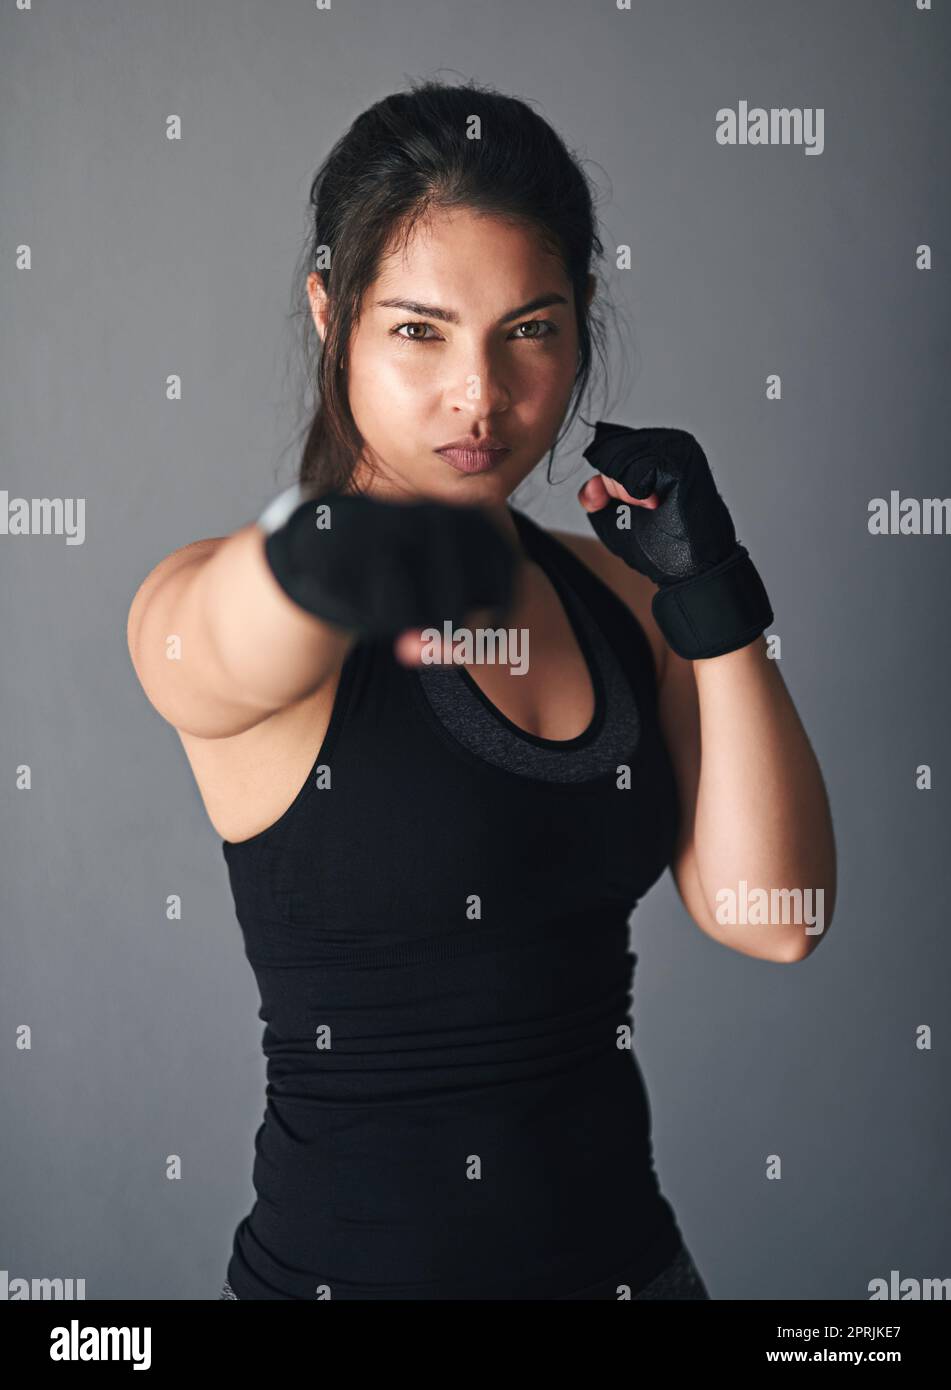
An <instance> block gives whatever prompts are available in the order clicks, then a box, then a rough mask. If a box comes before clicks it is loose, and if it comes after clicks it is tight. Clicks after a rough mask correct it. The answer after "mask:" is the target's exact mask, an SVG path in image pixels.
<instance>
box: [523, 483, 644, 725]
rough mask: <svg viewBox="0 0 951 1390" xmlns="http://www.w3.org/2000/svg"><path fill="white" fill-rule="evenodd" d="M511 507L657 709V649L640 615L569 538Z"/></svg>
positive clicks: (531, 547) (533, 545) (535, 554)
mask: <svg viewBox="0 0 951 1390" xmlns="http://www.w3.org/2000/svg"><path fill="white" fill-rule="evenodd" d="M509 510H510V512H511V513H512V518H513V520H514V522H515V525H516V527H517V529H518V533H519V536H520V537H521V540H522V543H523V544H524V546H525V549H526V551H527V552H528V554H529V555H530V556H531V558H532V559H533V560H535V561H537V563H538V564H540V565H541V567H542V569H543V570H545V572H546V573H547V574H548V575H549V577H551V578H552V580H553V582H557V581H558V580H559V579H560V580H561V581H562V582H563V583H565V584H567V586H568V587H569V588H570V589H571V590H573V591H574V593H575V595H576V596H577V597H578V599H579V600H580V601H581V602H582V603H583V604H584V606H585V608H586V610H587V612H588V613H589V615H590V616H591V617H592V618H593V619H594V621H595V622H596V623H597V624H598V626H599V627H600V628H601V631H602V632H603V633H604V636H605V637H606V638H607V641H608V643H609V644H610V646H611V647H612V648H613V650H614V652H615V654H616V655H617V658H618V660H619V661H620V663H621V665H622V667H623V669H624V672H625V674H626V675H627V677H628V679H629V680H630V682H631V684H632V686H633V688H634V691H635V695H636V697H637V700H638V704H639V705H640V707H641V709H642V711H655V710H656V706H657V695H658V689H657V675H656V671H655V668H654V653H653V649H652V647H651V644H650V641H649V639H648V637H647V634H646V632H645V631H644V628H643V627H642V625H641V623H640V621H639V620H638V618H637V617H636V616H635V614H634V613H633V612H632V611H631V609H630V608H629V607H628V606H627V604H626V603H624V601H623V600H622V599H620V598H619V597H618V595H617V594H616V593H615V592H614V590H613V589H611V588H610V586H609V585H608V584H606V583H605V582H604V580H603V579H601V578H600V576H599V575H597V574H595V572H594V571H593V570H592V569H590V568H589V567H588V565H586V564H585V563H584V561H583V560H580V559H579V558H578V556H577V555H575V553H574V551H572V550H571V549H570V548H569V547H568V546H567V545H565V543H564V541H560V540H559V539H558V537H557V536H553V535H552V534H551V533H550V532H548V531H546V530H545V529H544V528H543V527H542V526H540V525H539V524H538V522H537V521H534V520H533V519H532V518H531V517H530V516H528V515H527V513H525V512H522V511H520V510H519V509H518V508H516V507H513V506H512V505H511V504H509Z"/></svg>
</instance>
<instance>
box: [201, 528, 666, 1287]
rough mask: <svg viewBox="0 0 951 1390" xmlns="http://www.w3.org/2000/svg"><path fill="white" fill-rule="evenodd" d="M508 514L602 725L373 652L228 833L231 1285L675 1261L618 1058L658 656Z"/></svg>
mask: <svg viewBox="0 0 951 1390" xmlns="http://www.w3.org/2000/svg"><path fill="white" fill-rule="evenodd" d="M510 510H511V514H512V517H513V519H514V521H515V524H516V526H517V529H518V532H519V535H520V537H521V540H522V543H523V545H524V547H525V549H526V552H527V553H528V555H529V556H530V558H532V559H533V560H535V561H536V562H537V563H538V564H539V565H540V566H541V567H542V568H543V569H544V571H545V573H546V574H547V575H548V577H549V579H550V580H551V581H552V583H553V584H554V586H555V588H556V590H557V592H558V594H559V597H560V598H561V600H562V602H563V604H564V605H565V610H566V613H567V615H568V617H569V619H570V621H571V624H572V628H573V630H574V632H575V635H576V637H577V638H578V641H579V644H580V647H581V649H582V651H583V654H584V656H585V659H586V661H587V663H588V668H589V671H590V674H591V678H592V682H593V685H594V690H595V712H594V716H593V718H592V721H591V724H590V725H589V727H588V728H587V729H586V730H585V731H584V732H583V733H582V734H581V735H579V736H578V737H577V738H574V739H570V740H566V741H559V740H550V739H544V738H539V737H536V736H534V735H532V734H530V733H528V732H526V731H525V730H522V729H520V728H519V727H518V726H517V725H516V724H514V723H513V722H512V721H511V720H509V719H507V718H506V717H505V715H503V714H502V713H501V711H500V710H498V709H497V708H496V707H495V706H494V705H493V704H491V702H490V701H489V700H488V698H487V697H486V696H485V695H484V694H483V693H482V691H481V689H480V688H479V686H478V685H477V684H476V682H475V681H474V680H473V678H472V676H471V675H470V674H469V672H468V671H467V670H465V668H464V667H458V666H451V667H422V668H408V667H403V666H401V665H400V664H399V662H398V661H397V660H396V658H395V657H394V655H393V652H392V644H391V643H389V642H388V641H385V642H381V641H372V640H366V641H360V642H357V643H356V644H355V645H354V646H352V647H351V648H350V650H349V652H348V655H347V658H346V660H345V662H344V665H343V668H342V671H341V676H340V681H339V684H338V688H337V692H336V697H335V701H334V706H333V711H332V714H331V719H330V723H329V726H328V729H327V732H326V736H325V738H324V741H323V744H322V746H321V748H320V750H319V752H318V754H317V757H316V759H315V762H314V765H313V768H312V770H311V774H310V775H309V777H308V779H307V782H306V783H305V785H304V786H303V787H302V788H301V790H300V792H299V793H298V795H297V797H296V798H295V800H294V802H293V803H292V805H291V806H290V807H289V808H288V809H287V810H286V811H285V812H284V814H283V815H282V816H281V817H280V818H279V819H278V820H277V821H276V822H275V823H274V824H273V825H271V826H269V827H268V828H267V829H266V830H263V831H261V832H260V834H257V835H254V836H252V837H251V839H249V840H244V841H241V842H240V843H232V842H230V841H223V844H222V847H223V851H224V856H225V860H226V863H227V867H228V872H229V878H230V883H231V888H232V892H233V894H234V900H235V907H236V911H237V917H238V921H239V924H240V926H241V929H242V933H243V937H244V945H245V950H246V953H247V957H248V961H249V962H250V965H251V967H252V969H253V971H254V974H255V977H256V979H257V983H258V988H259V991H260V995H261V1009H260V1013H259V1017H260V1018H261V1019H262V1020H263V1021H264V1023H265V1025H266V1026H265V1029H264V1035H263V1048H264V1053H265V1056H266V1058H267V1091H266V1095H267V1100H266V1109H265V1112H264V1118H263V1123H262V1124H261V1125H260V1127H259V1128H258V1130H257V1134H256V1136H255V1159H254V1168H253V1182H254V1188H255V1193H256V1200H255V1202H254V1204H253V1207H252V1210H251V1211H250V1213H249V1214H248V1215H247V1216H246V1217H245V1219H244V1220H243V1221H242V1222H241V1223H240V1225H239V1226H238V1229H237V1231H236V1232H235V1236H234V1244H233V1249H232V1255H231V1260H230V1262H229V1264H228V1271H227V1277H228V1281H229V1283H230V1284H231V1286H232V1288H233V1289H234V1291H235V1294H236V1295H237V1297H238V1298H239V1299H243V1298H249V1299H252V1298H257V1299H287V1298H290V1299H312V1298H327V1297H330V1298H347V1299H350V1298H363V1299H367V1298H370V1299H372V1298H386V1299H393V1298H395V1299H414V1298H420V1299H441V1298H452V1299H460V1298H476V1299H484V1298H504V1299H518V1298H543V1299H552V1298H572V1297H575V1298H591V1297H603V1298H612V1299H613V1298H616V1297H617V1296H618V1294H617V1289H618V1286H619V1285H627V1286H629V1287H630V1289H631V1292H632V1293H636V1292H637V1291H638V1290H639V1289H640V1288H642V1287H643V1286H644V1285H645V1284H647V1283H648V1282H649V1281H650V1280H651V1279H652V1278H653V1277H654V1276H655V1275H656V1274H658V1273H659V1272H660V1270H661V1269H663V1268H664V1267H665V1265H667V1264H668V1263H669V1262H670V1260H671V1259H673V1257H674V1256H675V1255H676V1254H677V1253H678V1251H679V1250H680V1249H681V1248H682V1244H683V1242H682V1239H681V1233H680V1230H679V1228H678V1226H677V1222H676V1219H675V1216H674V1212H673V1209H672V1207H671V1205H670V1203H669V1202H668V1201H667V1199H666V1198H665V1197H664V1196H663V1195H662V1194H661V1192H660V1189H659V1185H658V1182H657V1178H656V1175H655V1172H654V1167H653V1158H652V1146H651V1136H650V1128H651V1119H650V1107H649V1102H648V1098H647V1095H646V1091H645V1088H644V1083H643V1077H642V1074H641V1071H640V1067H639V1065H638V1063H637V1060H636V1057H635V1055H634V1052H633V1051H632V1049H631V1046H630V1032H631V1031H632V1029H633V1024H632V1021H631V1016H630V1011H631V1001H632V976H633V969H634V965H635V963H636V960H637V957H636V955H635V954H634V953H633V952H632V951H631V950H630V949H629V931H630V928H629V923H628V918H629V915H630V913H631V910H632V909H633V908H634V906H635V905H636V903H637V902H638V900H639V899H640V898H641V897H642V896H643V895H644V893H646V892H647V890H648V889H649V888H650V887H651V885H652V884H653V883H655V882H656V880H657V879H658V878H659V877H660V875H661V874H662V873H663V870H664V869H665V867H666V866H667V865H668V864H669V862H670V858H671V855H672V852H673V846H674V841H675V837H676V832H677V824H678V808H677V800H676V785H675V783H674V778H673V770H672V767H671V764H670V760H669V757H668V754H667V750H666V747H665V745H664V743H663V740H662V737H661V733H660V729H659V725H658V721H657V690H656V680H655V674H654V666H653V657H652V653H651V649H650V646H649V643H648V641H647V638H646V635H645V634H644V631H643V629H642V628H641V626H640V624H639V623H638V621H637V619H636V618H635V617H634V615H633V614H632V613H631V611H630V610H629V609H628V608H627V606H626V605H625V604H624V603H622V602H621V600H620V599H619V598H617V596H616V595H615V594H614V593H613V592H612V591H611V590H610V589H609V588H608V587H607V585H605V584H604V583H603V582H602V581H601V580H600V579H598V578H597V577H596V576H595V575H594V573H593V572H592V571H591V570H589V569H588V567H587V566H586V565H584V564H583V563H582V562H581V561H580V560H579V559H578V558H577V557H576V556H575V555H574V554H573V553H572V552H571V551H570V550H569V549H568V548H567V546H565V545H564V544H563V543H562V542H561V541H558V540H557V539H556V538H555V537H554V536H551V535H549V534H548V533H547V532H546V531H544V530H543V529H542V528H541V527H540V526H538V525H537V524H536V523H535V522H533V521H532V520H531V519H530V518H529V517H528V516H526V515H525V514H524V513H521V512H519V511H518V510H516V509H515V508H514V507H511V508H510Z"/></svg>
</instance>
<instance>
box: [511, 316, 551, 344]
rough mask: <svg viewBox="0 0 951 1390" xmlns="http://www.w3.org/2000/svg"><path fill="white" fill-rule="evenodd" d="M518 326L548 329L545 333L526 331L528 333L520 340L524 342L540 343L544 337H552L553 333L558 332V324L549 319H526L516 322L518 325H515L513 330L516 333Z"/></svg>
mask: <svg viewBox="0 0 951 1390" xmlns="http://www.w3.org/2000/svg"><path fill="white" fill-rule="evenodd" d="M519 328H547V329H548V332H547V333H528V334H526V335H525V337H524V338H523V339H522V342H525V343H533V342H537V343H540V342H541V341H542V340H543V339H544V338H552V337H554V335H555V334H556V333H557V332H558V325H557V324H556V323H552V321H551V319H526V321H525V322H524V323H520V324H518V326H517V327H516V329H515V332H516V333H517V332H518V330H519Z"/></svg>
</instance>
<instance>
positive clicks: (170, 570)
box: [126, 536, 227, 651]
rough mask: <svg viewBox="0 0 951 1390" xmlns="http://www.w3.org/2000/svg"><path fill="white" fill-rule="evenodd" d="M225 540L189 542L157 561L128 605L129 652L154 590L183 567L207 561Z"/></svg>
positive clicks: (221, 538) (222, 538)
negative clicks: (199, 561)
mask: <svg viewBox="0 0 951 1390" xmlns="http://www.w3.org/2000/svg"><path fill="white" fill-rule="evenodd" d="M226 540H227V537H226V536H212V537H210V538H208V539H205V540H200V541H190V542H189V543H188V545H183V546H180V547H179V548H178V550H173V551H172V553H171V554H170V555H166V556H165V558H164V559H162V560H159V562H158V564H156V565H154V566H153V567H152V569H150V570H149V572H148V574H147V575H146V576H145V578H144V579H143V580H142V582H141V583H140V584H139V587H138V588H137V589H136V591H135V594H134V595H133V598H132V602H131V604H130V605H129V616H128V622H127V628H126V631H127V637H128V642H129V648H130V651H131V650H132V648H133V646H134V642H135V636H136V633H137V631H138V627H139V624H140V623H141V621H142V615H143V614H144V612H145V610H146V608H147V607H148V604H149V601H150V599H151V598H152V597H153V595H154V594H155V592H156V590H158V589H159V588H161V586H162V585H163V584H164V583H165V582H166V580H168V579H170V578H171V576H172V575H173V574H177V573H178V572H179V571H180V570H182V569H184V568H185V566H187V565H190V564H194V563H195V562H196V561H198V560H204V559H207V558H208V556H209V555H212V554H213V553H214V552H215V551H216V550H217V549H218V547H219V546H220V545H223V544H224V542H225V541H226Z"/></svg>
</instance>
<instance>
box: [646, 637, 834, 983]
mask: <svg viewBox="0 0 951 1390" xmlns="http://www.w3.org/2000/svg"><path fill="white" fill-rule="evenodd" d="M660 714H661V722H662V725H663V728H664V733H665V737H666V739H667V743H668V746H669V748H670V751H671V757H672V760H673V763H674V767H675V772H676V775H677V781H678V787H679V794H680V801H681V807H682V810H683V823H682V828H681V837H680V843H679V845H678V850H677V854H676V858H675V863H674V876H675V880H676V882H677V887H678V889H679V891H680V894H681V897H682V898H683V901H684V903H685V905H686V906H687V909H688V911H689V912H690V914H691V916H692V917H693V919H694V921H695V922H697V924H698V926H700V927H701V928H702V930H703V931H705V932H706V933H707V934H708V935H709V936H712V937H713V938H714V940H716V941H719V942H720V943H721V944H722V945H724V946H729V947H731V948H732V949H733V950H736V951H740V952H742V953H743V954H744V955H751V956H758V957H760V958H762V959H764V960H773V961H780V962H788V961H798V960H802V959H803V958H804V957H805V956H807V955H808V954H809V953H810V952H811V951H812V950H814V949H815V947H816V946H817V945H818V944H819V942H820V941H821V940H822V934H823V932H824V931H827V930H828V928H829V925H830V924H831V921H832V914H833V911H834V909H835V899H836V849H835V837H834V833H833V826H832V816H831V811H830V807H829V801H828V797H827V794H826V789H825V784H824V782H823V778H822V773H821V771H820V769H819V764H818V761H817V759H816V756H815V753H814V752H813V749H812V745H811V744H810V742H809V738H808V736H807V734H806V732H805V730H804V728H803V726H802V723H801V721H800V719H799V716H798V713H797V711H796V708H795V706H794V704H793V701H792V698H791V697H790V695H789V692H788V690H787V688H786V684H785V682H784V680H783V678H782V676H781V674H780V671H779V668H778V666H777V664H776V663H775V662H773V661H770V660H769V658H768V657H767V654H766V642H765V640H764V639H763V638H762V637H758V638H757V639H756V640H755V641H754V642H751V643H750V644H749V645H748V646H746V647H743V648H740V649H739V650H738V651H734V652H729V653H727V655H725V656H718V657H714V658H712V659H710V660H705V661H693V662H691V661H684V660H682V659H681V658H680V657H679V656H676V655H675V654H674V653H673V652H671V651H668V652H667V655H666V667H665V672H664V679H663V682H662V685H661V691H660ZM744 880H745V882H746V885H747V887H746V890H744V889H743V888H742V882H743V881H744ZM755 890H765V893H766V895H767V897H768V899H769V901H768V905H767V911H766V913H765V914H764V916H763V917H762V919H761V920H760V921H759V922H755V921H754V918H753V913H752V910H750V911H749V912H748V915H744V916H741V917H740V919H739V920H735V921H734V920H731V919H730V918H729V916H728V915H727V916H723V917H721V915H720V913H721V912H723V913H726V914H729V912H730V903H729V900H728V899H727V900H725V899H724V898H718V894H721V893H723V894H729V895H736V902H737V903H738V904H739V905H741V904H742V895H743V892H744V891H746V892H747V894H748V896H749V898H750V899H752V896H753V894H754V892H755ZM774 898H775V901H774ZM764 901H765V899H764ZM800 905H801V908H802V910H800Z"/></svg>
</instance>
